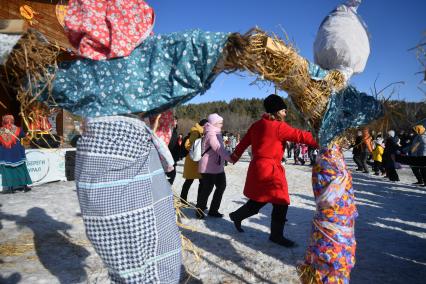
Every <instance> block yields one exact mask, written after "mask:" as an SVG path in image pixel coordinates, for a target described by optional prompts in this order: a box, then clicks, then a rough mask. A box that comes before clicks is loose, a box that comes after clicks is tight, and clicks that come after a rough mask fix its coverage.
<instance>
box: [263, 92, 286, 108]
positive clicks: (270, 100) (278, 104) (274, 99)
mask: <svg viewBox="0 0 426 284" xmlns="http://www.w3.org/2000/svg"><path fill="white" fill-rule="evenodd" d="M263 106H264V107H265V110H266V112H267V113H276V112H277V111H280V110H282V109H287V105H286V104H285V102H284V100H283V98H281V97H280V96H278V95H274V94H272V95H269V96H267V97H266V99H264V100H263Z"/></svg>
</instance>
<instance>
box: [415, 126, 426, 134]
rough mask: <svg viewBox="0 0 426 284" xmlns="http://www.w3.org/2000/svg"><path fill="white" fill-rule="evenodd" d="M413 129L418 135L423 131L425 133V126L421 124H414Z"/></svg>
mask: <svg viewBox="0 0 426 284" xmlns="http://www.w3.org/2000/svg"><path fill="white" fill-rule="evenodd" d="M413 129H414V131H415V132H416V133H417V134H419V135H422V134H423V133H425V127H424V126H423V125H421V124H419V125H416V126H414V127H413Z"/></svg>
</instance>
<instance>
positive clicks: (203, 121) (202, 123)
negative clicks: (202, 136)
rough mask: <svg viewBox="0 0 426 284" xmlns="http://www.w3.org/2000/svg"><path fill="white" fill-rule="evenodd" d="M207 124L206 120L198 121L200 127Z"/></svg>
mask: <svg viewBox="0 0 426 284" xmlns="http://www.w3.org/2000/svg"><path fill="white" fill-rule="evenodd" d="M207 122H208V120H207V119H205V118H203V119H202V120H200V122H198V124H199V125H200V126H204V124H206V123H207Z"/></svg>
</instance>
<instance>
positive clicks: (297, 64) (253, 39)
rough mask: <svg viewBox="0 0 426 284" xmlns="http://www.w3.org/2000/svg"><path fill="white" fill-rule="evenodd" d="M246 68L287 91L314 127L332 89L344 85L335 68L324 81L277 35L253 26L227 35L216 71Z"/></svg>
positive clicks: (319, 121)
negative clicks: (312, 74)
mask: <svg viewBox="0 0 426 284" xmlns="http://www.w3.org/2000/svg"><path fill="white" fill-rule="evenodd" d="M222 71H223V72H226V73H232V72H237V71H249V72H251V73H254V74H257V75H258V76H259V77H260V79H262V80H268V81H271V82H273V83H274V84H275V85H276V86H277V88H279V89H281V90H283V91H286V92H287V93H288V94H289V96H290V97H291V99H292V101H293V103H294V105H295V106H296V107H297V108H298V110H299V111H300V112H301V113H302V114H303V116H304V117H305V120H306V121H308V122H309V124H310V125H311V127H312V128H313V129H314V130H318V129H319V127H320V123H321V119H322V117H323V115H324V112H325V110H326V108H327V103H328V98H329V96H330V95H331V93H332V91H339V90H341V89H342V88H343V87H344V86H345V82H346V81H345V77H344V75H343V74H342V73H340V72H339V71H336V70H332V71H330V72H329V73H328V74H327V76H326V77H325V78H324V79H323V80H314V79H312V78H311V76H310V74H309V62H308V61H307V60H306V59H304V58H303V57H301V56H300V55H299V54H298V53H297V51H296V49H295V48H294V47H293V46H291V45H290V44H286V43H285V42H284V41H283V40H281V39H279V38H278V37H276V36H273V37H271V36H269V35H268V34H267V33H266V32H264V31H262V30H260V29H258V28H255V29H252V30H250V31H249V32H247V33H246V34H244V35H241V34H239V33H233V34H231V35H230V36H229V38H228V42H227V45H226V46H225V49H224V56H223V58H222V60H221V61H220V62H219V63H218V65H217V66H216V69H215V72H222Z"/></svg>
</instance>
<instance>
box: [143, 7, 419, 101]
mask: <svg viewBox="0 0 426 284" xmlns="http://www.w3.org/2000/svg"><path fill="white" fill-rule="evenodd" d="M147 2H148V3H149V4H150V5H151V6H152V7H153V8H154V9H155V12H156V25H155V28H154V32H155V33H170V32H174V31H183V30H187V29H193V28H200V29H203V30H208V31H221V32H241V33H244V32H246V31H247V30H249V29H250V28H251V27H254V26H256V25H257V26H259V27H260V28H262V29H264V30H266V31H268V32H274V33H276V34H278V35H280V36H281V35H283V32H282V30H285V32H286V33H287V34H288V36H289V38H290V40H291V41H293V42H294V43H295V44H296V46H297V48H298V49H299V52H300V54H301V55H302V56H304V57H306V58H307V59H308V60H310V61H313V42H314V40H315V36H316V32H317V30H318V26H319V25H320V23H321V21H322V20H323V19H324V17H325V16H326V15H327V14H328V13H329V12H330V11H331V10H333V9H334V8H335V7H336V5H338V4H340V3H341V2H342V1H341V0H263V1H253V0H245V1H244V0H216V1H203V0H198V1H196V0H182V1H178V0H160V1H149V0H147ZM425 11H426V0H411V1H401V0H386V1H385V0H380V1H379V0H363V3H362V4H361V6H360V7H359V9H358V13H359V14H360V15H361V17H362V18H363V19H364V21H365V22H366V23H367V25H368V30H369V33H370V34H371V53H370V57H369V60H368V63H367V66H366V68H365V70H364V72H363V73H361V74H359V75H355V76H354V77H352V79H351V83H352V84H353V85H355V86H356V87H357V88H358V89H359V90H361V91H365V92H367V93H369V92H370V88H371V87H372V86H373V84H374V81H375V80H376V78H377V76H379V77H378V80H377V83H376V86H377V88H378V89H381V88H383V87H385V86H386V85H388V84H389V83H392V82H396V81H404V82H405V84H404V85H399V87H398V89H399V96H398V97H395V98H399V99H403V100H406V101H421V100H423V99H424V94H423V93H422V92H421V91H420V90H418V86H419V84H420V81H421V79H422V75H419V74H417V75H416V74H415V73H416V72H418V71H420V70H421V66H420V63H419V62H418V61H417V59H416V56H415V52H413V51H408V49H409V48H411V47H413V46H415V45H416V44H417V43H419V41H420V40H421V38H422V33H423V32H426V16H425ZM254 79H255V78H254V77H249V76H247V74H246V73H244V76H241V75H226V74H222V75H220V76H219V77H218V78H217V79H216V81H215V82H214V84H213V86H212V88H211V89H210V90H209V91H207V93H206V94H205V95H203V96H197V97H196V98H194V99H192V100H191V103H199V102H208V101H216V100H226V101H229V100H231V99H232V98H237V97H239V98H252V97H257V98H261V97H264V96H265V95H267V94H269V93H271V92H273V91H274V88H273V87H270V86H268V85H266V86H261V87H258V86H252V85H250V83H251V82H253V81H254ZM281 94H282V95H284V96H285V93H281Z"/></svg>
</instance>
